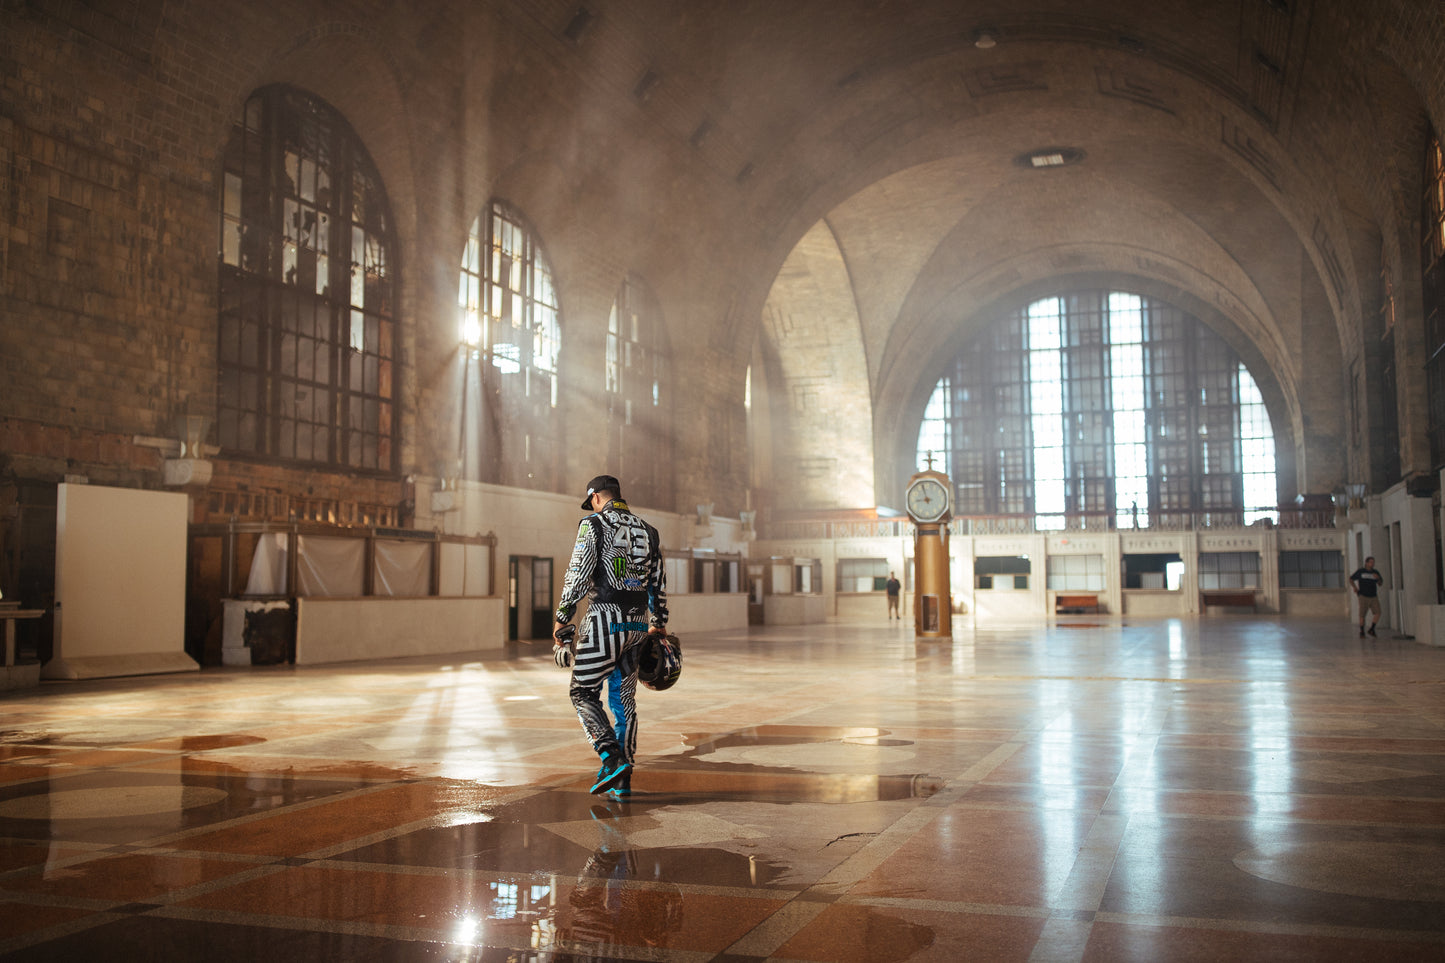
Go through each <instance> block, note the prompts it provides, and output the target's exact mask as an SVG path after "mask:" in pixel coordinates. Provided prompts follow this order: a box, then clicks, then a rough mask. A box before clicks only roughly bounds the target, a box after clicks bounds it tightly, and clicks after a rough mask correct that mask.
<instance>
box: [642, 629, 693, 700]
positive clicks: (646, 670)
mask: <svg viewBox="0 0 1445 963" xmlns="http://www.w3.org/2000/svg"><path fill="white" fill-rule="evenodd" d="M680 675H682V643H681V642H679V641H678V638H677V636H675V635H667V636H659V635H649V636H647V638H645V639H643V640H642V647H641V650H640V651H639V652H638V653H637V681H639V682H641V683H642V684H643V685H645V686H647V687H648V688H649V689H656V690H657V691H659V692H661V691H662V690H663V689H671V688H672V687H673V686H674V685H676V684H677V677H678V676H680Z"/></svg>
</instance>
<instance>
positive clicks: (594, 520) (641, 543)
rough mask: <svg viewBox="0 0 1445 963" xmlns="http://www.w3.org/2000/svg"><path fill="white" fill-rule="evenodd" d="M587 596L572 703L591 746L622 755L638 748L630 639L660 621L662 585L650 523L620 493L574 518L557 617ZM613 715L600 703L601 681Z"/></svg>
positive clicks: (567, 619) (562, 618) (628, 756)
mask: <svg viewBox="0 0 1445 963" xmlns="http://www.w3.org/2000/svg"><path fill="white" fill-rule="evenodd" d="M584 596H585V597H586V598H587V599H588V604H587V617H586V621H585V624H584V625H583V626H582V631H581V632H580V633H578V639H577V649H576V655H575V659H574V662H573V665H572V686H571V696H572V705H573V707H574V708H576V710H577V718H578V719H580V720H581V721H582V729H583V731H584V732H586V734H587V740H588V741H589V742H590V743H592V748H593V749H595V750H596V751H597V754H598V755H599V756H602V757H603V758H604V759H605V758H608V757H610V756H612V755H616V754H620V755H621V756H622V758H623V759H625V760H626V761H627V762H629V763H630V762H632V756H633V753H634V751H635V750H636V748H637V699H636V696H637V652H638V649H637V646H638V643H640V642H641V641H642V639H643V637H644V636H645V635H646V634H647V630H648V628H649V627H651V628H655V629H666V627H667V586H666V579H665V577H664V574H663V569H662V550H661V548H660V547H659V543H658V534H657V529H655V528H653V527H652V526H651V525H649V524H647V522H645V521H643V520H642V519H641V518H639V517H638V516H637V515H634V514H633V513H632V511H631V510H630V509H629V508H628V507H627V503H626V502H624V501H623V500H622V499H620V498H616V499H613V500H612V503H611V504H609V505H608V506H607V507H606V508H604V509H602V510H601V511H599V512H593V513H592V514H590V515H588V516H586V517H585V518H583V519H582V522H581V524H579V525H578V526H577V541H576V543H575V544H574V545H573V546H572V560H571V561H570V562H569V563H568V564H567V574H566V576H565V577H564V579H563V581H562V598H561V600H560V601H559V602H558V603H557V625H558V626H559V627H560V626H564V625H568V624H570V623H571V621H572V617H573V615H575V614H576V612H577V603H578V602H580V601H581V600H582V599H583V597H584ZM604 681H607V682H608V693H607V695H608V699H607V701H608V704H609V706H610V707H611V709H612V715H613V718H614V719H615V720H616V722H615V723H613V722H611V721H609V719H608V717H607V712H606V710H605V709H604V708H603V707H602V699H601V693H602V683H603V682H604Z"/></svg>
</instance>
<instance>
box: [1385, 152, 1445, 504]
mask: <svg viewBox="0 0 1445 963" xmlns="http://www.w3.org/2000/svg"><path fill="white" fill-rule="evenodd" d="M1424 181H1425V196H1424V198H1423V203H1422V204H1421V210H1420V223H1421V227H1422V231H1421V237H1420V276H1421V279H1422V281H1423V283H1424V291H1423V295H1424V297H1423V299H1422V300H1423V302H1424V305H1423V306H1424V309H1425V383H1426V386H1427V388H1428V391H1429V400H1430V412H1429V431H1430V463H1431V465H1432V466H1433V467H1435V468H1440V467H1442V466H1445V155H1442V153H1441V150H1440V138H1439V137H1437V136H1435V135H1434V134H1433V133H1432V134H1431V136H1430V143H1429V146H1428V147H1426V149H1425V170H1424ZM1386 480H1387V481H1391V482H1392V481H1394V479H1393V478H1390V479H1386Z"/></svg>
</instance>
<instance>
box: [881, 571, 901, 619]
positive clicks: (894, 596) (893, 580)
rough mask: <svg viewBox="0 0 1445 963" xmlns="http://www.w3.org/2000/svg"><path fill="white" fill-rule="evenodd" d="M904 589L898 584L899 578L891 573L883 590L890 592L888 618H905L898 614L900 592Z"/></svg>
mask: <svg viewBox="0 0 1445 963" xmlns="http://www.w3.org/2000/svg"><path fill="white" fill-rule="evenodd" d="M902 587H903V586H901V585H899V584H898V577H897V576H896V575H894V574H893V573H892V572H889V573H888V581H887V582H885V583H884V584H883V588H884V589H885V590H886V591H887V592H888V617H889V618H891V619H900V620H901V619H902V618H903V616H901V615H899V614H898V590H899V589H901V588H902Z"/></svg>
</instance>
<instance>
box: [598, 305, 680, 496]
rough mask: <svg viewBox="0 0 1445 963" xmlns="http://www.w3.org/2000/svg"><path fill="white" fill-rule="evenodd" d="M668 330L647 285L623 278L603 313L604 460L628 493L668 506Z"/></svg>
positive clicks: (669, 480) (669, 460) (669, 484)
mask: <svg viewBox="0 0 1445 963" xmlns="http://www.w3.org/2000/svg"><path fill="white" fill-rule="evenodd" d="M667 371H668V350H667V331H666V330H665V329H664V328H663V325H662V311H661V309H660V308H659V307H658V304H657V299H656V298H655V297H653V295H652V292H651V291H650V290H648V288H647V285H646V284H644V283H643V282H642V281H640V280H637V279H634V278H626V279H624V280H623V282H622V287H621V288H620V289H619V290H618V292H617V300H615V301H613V302H612V313H611V314H610V315H609V316H608V319H607V375H606V378H607V465H608V470H609V471H610V472H612V474H614V475H616V476H617V477H618V479H619V480H621V481H623V483H624V490H625V491H626V492H627V497H628V498H629V499H632V500H634V501H636V502H639V503H641V504H645V505H649V506H651V507H655V508H666V509H671V508H672V469H671V465H672V459H671V458H668V457H665V455H664V452H666V451H667V450H669V448H668V442H669V434H670V427H671V419H670V418H669V417H668V411H669V406H670V404H671V399H669V398H668V387H667Z"/></svg>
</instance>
